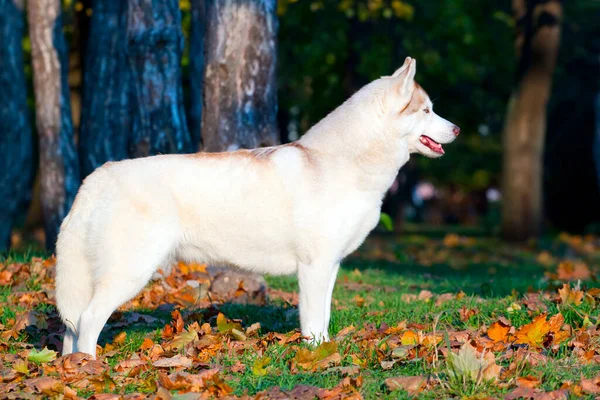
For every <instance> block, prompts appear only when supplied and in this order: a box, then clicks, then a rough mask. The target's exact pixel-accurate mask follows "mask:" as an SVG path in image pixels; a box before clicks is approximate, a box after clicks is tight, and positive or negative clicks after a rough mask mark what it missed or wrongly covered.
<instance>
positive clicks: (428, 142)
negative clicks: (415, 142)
mask: <svg viewBox="0 0 600 400" xmlns="http://www.w3.org/2000/svg"><path fill="white" fill-rule="evenodd" d="M419 140H420V141H421V143H423V144H424V145H425V146H427V147H429V148H430V149H431V150H433V151H435V152H436V153H440V154H444V149H443V148H442V145H441V144H439V143H438V142H436V141H435V140H433V139H431V138H430V137H429V136H425V135H422V136H420V137H419Z"/></svg>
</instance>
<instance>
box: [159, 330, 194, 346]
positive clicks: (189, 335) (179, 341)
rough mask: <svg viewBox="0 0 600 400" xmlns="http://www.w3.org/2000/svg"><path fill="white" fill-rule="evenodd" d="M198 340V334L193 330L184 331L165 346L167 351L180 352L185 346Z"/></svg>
mask: <svg viewBox="0 0 600 400" xmlns="http://www.w3.org/2000/svg"><path fill="white" fill-rule="evenodd" d="M196 339H198V332H196V331H194V330H191V331H190V330H184V331H183V332H181V333H180V334H179V335H176V336H175V337H174V338H173V340H171V341H170V342H169V343H167V344H166V345H165V347H166V348H168V349H175V350H181V349H183V348H184V347H185V346H186V345H187V344H189V343H192V342H193V341H194V340H196Z"/></svg>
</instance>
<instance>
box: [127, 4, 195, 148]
mask: <svg viewBox="0 0 600 400" xmlns="http://www.w3.org/2000/svg"><path fill="white" fill-rule="evenodd" d="M182 51H183V34H182V32H181V12H180V10H179V1H177V0H129V1H128V2H127V56H128V61H129V67H130V69H131V83H132V89H133V90H132V103H133V105H134V110H135V112H134V113H133V127H132V135H133V136H132V137H131V140H130V142H129V154H130V156H133V157H143V156H147V155H151V154H159V153H184V152H190V151H191V149H192V146H191V140H190V135H189V132H188V128H187V123H186V120H185V113H184V108H183V92H182V88H181V67H180V62H181V54H182Z"/></svg>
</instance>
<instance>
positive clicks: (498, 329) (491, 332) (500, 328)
mask: <svg viewBox="0 0 600 400" xmlns="http://www.w3.org/2000/svg"><path fill="white" fill-rule="evenodd" d="M509 331H510V326H508V325H506V324H504V323H503V322H502V321H496V322H494V323H493V324H492V325H491V326H490V327H489V328H488V331H487V335H488V337H489V338H490V339H492V340H493V341H494V342H505V341H506V338H507V337H508V332H509Z"/></svg>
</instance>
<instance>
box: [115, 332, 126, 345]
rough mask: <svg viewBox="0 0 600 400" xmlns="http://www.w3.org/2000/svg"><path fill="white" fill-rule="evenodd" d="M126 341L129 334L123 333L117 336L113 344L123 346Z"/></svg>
mask: <svg viewBox="0 0 600 400" xmlns="http://www.w3.org/2000/svg"><path fill="white" fill-rule="evenodd" d="M125 339H127V332H125V331H123V332H121V333H119V334H118V335H117V336H115V338H114V339H113V344H123V343H125Z"/></svg>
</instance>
